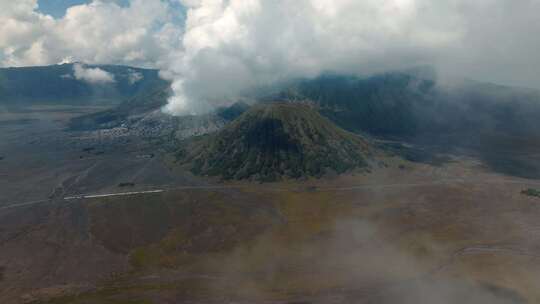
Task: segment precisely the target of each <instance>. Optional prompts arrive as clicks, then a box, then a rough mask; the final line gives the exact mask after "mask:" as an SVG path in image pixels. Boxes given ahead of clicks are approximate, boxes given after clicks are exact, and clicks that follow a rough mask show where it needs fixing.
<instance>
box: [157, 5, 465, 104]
mask: <svg viewBox="0 0 540 304" xmlns="http://www.w3.org/2000/svg"><path fill="white" fill-rule="evenodd" d="M183 4H184V5H185V6H186V7H187V8H188V13H187V21H186V28H185V34H184V36H183V40H182V43H183V48H182V49H181V51H179V52H177V53H176V54H175V56H174V57H173V58H174V59H175V60H176V61H174V64H173V65H172V66H171V68H169V69H168V74H169V75H172V76H173V79H174V84H173V89H174V92H175V96H174V97H172V98H171V99H170V103H169V106H168V110H169V111H170V112H172V113H182V112H185V111H192V112H193V111H201V110H204V109H205V108H207V107H208V104H207V103H211V104H215V103H220V102H226V101H228V100H230V99H234V98H235V97H237V95H238V94H240V93H241V92H242V91H243V90H246V89H249V88H252V87H255V86H259V85H266V84H271V83H274V82H276V81H282V80H287V79H291V78H295V77H313V76H317V75H319V74H320V73H322V72H325V71H336V72H344V73H363V74H369V73H373V72H378V71H384V70H386V69H388V68H393V69H394V68H400V66H401V67H404V66H408V65H414V64H424V63H426V61H428V60H429V59H430V58H431V57H434V56H435V54H436V52H437V50H440V49H443V48H447V47H449V46H451V45H454V44H455V43H456V41H459V40H460V38H461V36H462V35H463V28H462V26H461V24H462V23H461V22H460V19H459V18H458V17H456V16H454V15H452V14H450V15H447V14H445V13H444V12H446V11H452V12H453V11H455V10H456V8H455V7H454V6H455V5H453V4H451V3H450V4H432V1H424V0H416V1H415V0H384V1H380V0H377V1H375V0H366V1H357V0H295V1H289V0H272V1H266V0H230V1H225V0H200V1H195V0H190V1H183Z"/></svg>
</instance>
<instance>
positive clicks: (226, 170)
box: [178, 103, 373, 181]
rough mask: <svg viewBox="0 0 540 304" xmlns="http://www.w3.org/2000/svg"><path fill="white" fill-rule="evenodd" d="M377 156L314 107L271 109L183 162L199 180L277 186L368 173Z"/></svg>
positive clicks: (200, 142)
mask: <svg viewBox="0 0 540 304" xmlns="http://www.w3.org/2000/svg"><path fill="white" fill-rule="evenodd" d="M372 150H373V149H371V147H370V143H369V141H368V140H366V139H364V138H362V137H360V136H358V135H355V134H352V133H349V132H347V131H345V130H343V129H341V128H339V127H337V126H336V125H334V124H333V123H332V122H330V121H329V120H328V119H326V118H324V117H322V116H321V115H320V114H319V113H318V112H317V111H316V110H315V109H313V108H312V107H310V106H307V105H301V104H290V103H268V104H259V105H255V106H253V107H252V108H251V109H250V110H248V111H247V112H245V113H244V114H243V115H241V116H240V117H238V118H237V119H236V120H235V121H233V122H232V123H231V124H229V125H228V126H227V127H225V128H224V129H223V130H221V131H220V132H218V133H216V134H213V135H210V136H207V137H204V138H199V139H196V140H193V141H192V142H191V143H189V144H187V145H185V147H184V148H182V149H180V150H179V152H178V160H179V161H180V162H181V163H182V164H186V165H188V166H189V167H190V169H191V171H192V172H193V173H195V174H198V175H208V176H221V177H222V178H223V179H227V180H230V179H234V180H245V179H250V180H257V181H276V180H281V179H298V178H304V177H322V176H323V175H325V174H328V173H332V172H334V173H344V172H347V171H350V170H353V169H359V168H367V167H368V158H369V157H370V155H371V152H372Z"/></svg>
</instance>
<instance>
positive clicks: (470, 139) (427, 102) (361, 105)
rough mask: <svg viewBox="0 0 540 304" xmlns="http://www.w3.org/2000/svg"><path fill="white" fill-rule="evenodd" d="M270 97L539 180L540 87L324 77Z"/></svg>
mask: <svg viewBox="0 0 540 304" xmlns="http://www.w3.org/2000/svg"><path fill="white" fill-rule="evenodd" d="M270 98H273V99H275V98H279V99H282V100H290V101H293V102H301V103H306V102H307V103H311V104H315V105H316V106H318V107H319V112H320V113H321V114H322V115H323V116H326V117H327V118H329V119H330V120H332V121H333V122H334V123H336V124H337V125H338V126H340V127H342V128H344V129H347V130H349V131H352V132H357V133H363V132H367V133H369V134H371V135H374V136H377V137H383V138H387V139H395V140H400V141H407V142H411V143H416V144H419V145H428V146H432V147H435V148H437V149H442V150H443V151H462V150H463V149H465V150H466V151H467V153H470V154H473V155H474V156H478V157H479V158H480V159H482V160H483V161H484V162H485V164H486V165H488V166H489V167H490V168H491V169H493V170H496V171H498V172H501V173H504V174H510V175H514V176H520V177H526V178H540V158H538V157H537V155H540V92H539V91H536V90H532V89H524V88H516V87H509V86H502V85H495V84H490V83H482V82H477V81H472V80H466V79H462V80H460V81H455V82H453V83H451V84H447V83H440V82H438V81H437V79H436V77H435V76H434V75H433V74H430V73H417V72H393V73H386V74H381V75H375V76H372V77H368V78H359V77H352V76H342V75H337V76H322V77H319V78H316V79H313V80H305V81H299V82H297V83H295V84H293V85H290V86H289V87H287V88H286V89H284V90H282V91H281V93H277V94H276V95H274V96H271V97H270Z"/></svg>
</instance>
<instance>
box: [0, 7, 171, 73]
mask: <svg viewBox="0 0 540 304" xmlns="http://www.w3.org/2000/svg"><path fill="white" fill-rule="evenodd" d="M36 8H37V0H17V1H9V0H0V12H2V13H0V33H1V35H0V65H3V66H23V65H38V64H54V63H59V62H62V61H63V60H64V59H65V58H72V59H73V60H75V61H82V62H86V63H117V64H131V65H141V66H155V63H156V60H157V58H159V57H160V56H162V54H163V52H165V51H166V49H165V46H162V45H161V43H160V41H158V39H157V36H156V30H155V28H157V29H159V28H161V27H163V26H164V25H165V24H167V23H168V22H169V19H170V11H169V9H168V8H169V5H168V2H166V1H165V0H163V1H162V0H132V1H130V5H129V6H127V7H122V6H120V5H119V4H118V3H116V1H103V0H95V1H93V2H91V3H90V4H85V5H77V6H72V7H70V8H69V9H68V10H67V11H66V14H65V16H64V17H63V18H61V19H54V18H52V17H50V16H47V15H44V14H42V13H39V12H38V11H36ZM178 39H179V38H178Z"/></svg>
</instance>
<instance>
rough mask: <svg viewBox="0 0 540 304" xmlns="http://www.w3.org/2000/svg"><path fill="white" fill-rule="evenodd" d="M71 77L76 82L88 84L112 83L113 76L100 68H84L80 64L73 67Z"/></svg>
mask: <svg viewBox="0 0 540 304" xmlns="http://www.w3.org/2000/svg"><path fill="white" fill-rule="evenodd" d="M73 76H74V77H75V79H77V80H81V81H85V82H88V83H90V84H107V83H114V82H115V80H114V76H113V75H112V74H111V73H109V72H107V71H104V70H102V69H100V68H86V67H85V66H84V65H82V64H79V63H77V64H74V65H73Z"/></svg>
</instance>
